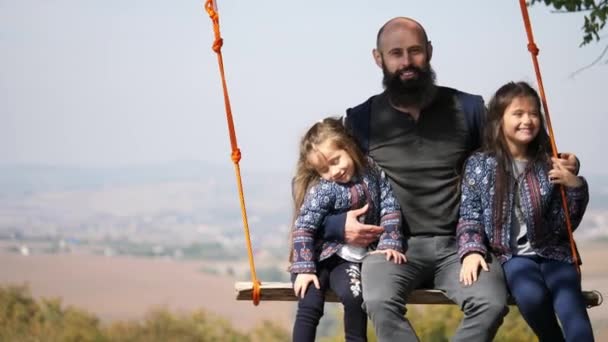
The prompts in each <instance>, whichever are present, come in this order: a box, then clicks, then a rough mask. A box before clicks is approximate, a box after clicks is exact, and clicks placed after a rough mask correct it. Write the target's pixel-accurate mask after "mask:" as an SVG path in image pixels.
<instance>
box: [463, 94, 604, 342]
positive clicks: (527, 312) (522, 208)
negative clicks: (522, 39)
mask: <svg viewBox="0 0 608 342" xmlns="http://www.w3.org/2000/svg"><path fill="white" fill-rule="evenodd" d="M540 108H541V107H540V98H539V96H538V94H537V93H536V91H535V90H534V89H533V88H532V87H530V86H529V85H528V84H527V83H524V82H518V83H513V82H511V83H508V84H506V85H504V86H502V87H501V88H500V89H498V91H497V92H496V94H495V95H494V97H493V98H492V100H491V101H490V103H489V106H488V122H487V124H486V126H485V130H486V137H485V141H484V147H483V150H482V151H481V152H478V153H475V154H473V155H472V156H471V157H470V158H469V159H468V160H467V162H466V166H465V172H464V177H463V180H462V201H461V207H460V221H459V223H458V228H457V236H458V242H459V254H460V257H461V259H462V269H461V272H460V281H461V282H462V283H464V284H465V285H470V284H471V283H472V282H475V281H476V280H477V277H478V272H479V270H480V268H483V269H485V270H487V267H488V266H487V264H486V262H485V259H486V258H489V257H496V258H498V260H499V261H500V262H501V264H502V267H503V270H504V274H505V278H506V280H507V285H508V287H509V289H510V291H511V294H512V296H513V298H514V299H515V302H516V303H517V306H518V307H519V310H520V312H521V314H522V316H523V317H524V319H525V320H526V322H527V323H528V324H529V325H530V327H531V328H532V330H533V331H534V333H535V334H536V335H537V336H538V338H539V339H540V341H541V342H543V341H564V340H566V341H573V342H574V341H577V342H578V341H584V342H587V341H593V332H592V329H591V324H590V322H589V316H588V315H587V310H586V307H585V302H584V298H583V296H582V293H581V282H580V277H579V274H578V272H577V270H576V267H575V265H573V257H572V253H571V252H570V250H571V249H570V242H569V236H568V230H567V227H566V220H565V213H564V210H563V207H562V201H561V194H560V187H559V186H558V184H561V185H563V186H564V187H565V192H566V197H567V204H568V211H569V213H570V218H571V222H572V228H573V229H574V228H576V227H577V226H578V225H579V223H580V221H581V219H582V217H583V213H584V211H585V208H586V206H587V202H588V200H589V192H588V188H587V182H586V181H585V179H584V178H582V177H577V176H576V175H574V174H573V172H572V170H568V169H567V168H565V167H564V166H563V165H562V164H561V163H560V162H559V160H557V159H554V158H550V151H549V146H550V145H549V137H548V135H547V132H546V130H545V124H544V118H543V116H542V114H541V109H540ZM490 254H492V255H490ZM556 314H557V318H559V322H560V323H561V328H560V324H558V320H557V319H556ZM562 329H563V332H562Z"/></svg>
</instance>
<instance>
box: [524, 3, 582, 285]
mask: <svg viewBox="0 0 608 342" xmlns="http://www.w3.org/2000/svg"><path fill="white" fill-rule="evenodd" d="M519 5H520V7H521V15H522V17H523V20H524V26H525V29H526V34H527V36H528V51H530V54H531V55H532V63H533V64H534V72H535V73H536V80H537V82H538V90H539V93H540V98H541V102H542V104H543V109H544V111H545V121H546V122H547V129H548V131H549V141H550V142H551V152H552V154H553V157H556V158H557V156H558V154H557V145H556V144H555V136H554V134H553V126H552V125H551V117H550V115H549V106H548V105H547V98H546V96H545V88H544V87H543V80H542V76H541V73H540V67H539V64H538V59H537V55H538V51H539V50H538V47H537V46H536V44H535V43H534V36H533V34H532V24H531V23H530V16H529V15H528V7H527V6H526V0H519ZM559 188H560V193H561V197H562V207H563V208H564V214H565V216H566V228H567V230H568V239H569V240H570V252H571V253H572V262H573V263H574V265H575V267H576V271H577V272H578V273H579V274H580V273H581V268H580V265H579V256H578V251H577V248H576V242H575V241H574V236H573V234H572V222H571V221H570V212H569V210H568V202H567V200H566V191H565V189H564V186H563V185H560V187H559Z"/></svg>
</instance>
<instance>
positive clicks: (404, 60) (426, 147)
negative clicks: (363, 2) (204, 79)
mask: <svg viewBox="0 0 608 342" xmlns="http://www.w3.org/2000/svg"><path fill="white" fill-rule="evenodd" d="M432 54H433V46H432V45H431V42H430V41H429V40H428V39H427V36H426V32H425V30H424V28H423V27H422V26H421V25H420V24H419V23H418V22H416V21H415V20H413V19H410V18H404V17H398V18H394V19H391V20H389V21H388V22H387V23H386V24H384V26H382V28H381V29H380V30H379V32H378V36H377V41H376V48H375V49H374V50H373V57H374V60H375V62H376V64H377V65H378V66H379V67H380V68H382V71H383V74H384V78H383V85H384V87H385V91H384V92H383V93H381V94H379V95H376V96H373V97H372V98H370V99H369V100H368V101H366V102H364V103H363V104H361V105H359V106H357V107H354V108H351V109H349V110H348V111H347V116H346V118H345V125H346V126H347V127H349V128H350V129H351V131H352V133H353V135H354V136H355V137H356V138H357V140H358V141H359V143H360V145H361V147H362V148H363V149H364V150H365V151H366V152H367V153H368V154H369V155H370V156H371V157H372V158H374V159H375V160H376V162H377V163H378V164H379V165H380V166H381V167H382V168H383V169H384V170H385V172H386V173H387V175H388V176H389V179H390V181H391V185H392V187H393V190H394V192H395V194H396V196H397V198H398V200H399V202H400V203H401V208H402V214H403V215H402V216H403V220H404V222H403V226H404V230H405V236H408V239H407V243H406V246H407V254H406V257H407V262H406V263H404V264H400V265H398V264H394V263H391V262H388V261H387V260H385V258H384V257H383V256H382V255H370V256H368V257H366V258H365V259H364V261H363V267H362V285H363V298H364V307H365V308H366V310H367V312H368V315H369V317H370V319H371V320H372V322H373V324H374V327H375V331H376V334H377V336H378V339H379V340H380V341H418V337H417V336H416V333H415V332H414V330H413V329H412V327H411V325H410V324H409V322H408V320H407V318H406V317H405V313H406V308H405V303H406V301H407V297H408V295H409V294H410V293H411V291H412V290H414V289H415V288H419V287H433V288H436V289H440V290H443V291H445V292H446V294H447V296H448V297H449V298H450V299H452V300H453V301H454V302H456V303H457V304H458V306H459V307H460V308H461V309H462V311H463V312H464V318H463V320H462V322H461V324H460V326H459V327H458V330H457V331H456V334H455V336H454V338H453V340H454V341H491V340H492V339H493V338H494V336H495V334H496V332H497V330H498V327H499V326H500V324H501V323H502V321H503V317H504V316H505V314H506V313H507V312H508V307H507V289H506V287H505V283H504V276H503V273H502V268H501V266H500V264H499V263H498V262H497V260H494V259H492V258H491V257H488V258H487V259H486V260H485V265H486V266H487V267H486V268H484V270H483V271H482V272H481V273H480V274H479V275H478V278H477V281H476V282H475V283H473V284H472V285H470V286H465V285H464V284H461V283H460V282H459V272H460V259H459V257H458V253H457V252H458V243H457V241H456V238H455V234H456V223H457V220H458V210H459V204H460V190H459V181H460V178H459V175H460V173H461V170H462V166H463V162H464V160H465V159H466V157H468V156H469V154H470V153H471V152H472V151H474V150H475V149H477V148H479V146H480V134H481V133H480V131H481V128H482V126H483V119H484V116H485V106H484V103H483V99H482V98H481V96H477V95H471V94H467V93H464V92H460V91H458V90H455V89H451V88H446V87H440V86H437V85H435V73H434V71H433V69H432V68H431V65H430V61H431V57H432ZM573 160H575V158H573V156H570V157H569V158H568V160H567V161H564V162H563V163H564V164H567V165H568V167H572V168H574V166H573V165H575V163H576V162H575V161H573ZM364 213H365V210H363V209H356V210H352V211H350V212H348V213H347V214H343V215H336V216H331V217H329V218H328V219H327V220H326V222H325V233H324V235H325V236H324V238H326V239H334V240H338V241H344V242H346V243H349V244H355V245H362V246H366V245H368V244H369V243H370V242H371V241H373V240H374V239H376V238H377V236H378V234H380V232H381V231H382V228H380V227H377V226H372V225H364V224H361V223H359V222H358V221H357V217H358V216H359V215H362V214H364Z"/></svg>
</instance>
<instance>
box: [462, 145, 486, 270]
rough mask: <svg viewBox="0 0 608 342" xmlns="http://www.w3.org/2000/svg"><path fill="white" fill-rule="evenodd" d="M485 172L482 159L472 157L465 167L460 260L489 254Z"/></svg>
mask: <svg viewBox="0 0 608 342" xmlns="http://www.w3.org/2000/svg"><path fill="white" fill-rule="evenodd" d="M482 179H483V172H482V167H481V161H480V157H476V156H475V155H474V156H472V157H470V158H469V159H468V160H467V162H466V166H465V171H464V175H463V177H462V183H461V189H462V194H461V199H460V219H459V220H458V226H457V227H456V238H457V239H458V256H459V257H460V259H462V258H464V257H465V256H466V255H467V254H469V253H472V252H475V253H479V254H481V255H483V256H485V255H486V253H487V248H486V245H485V243H484V241H485V230H484V226H483V223H482V222H483V221H482V220H483V215H482V214H483V208H482V202H481V191H482V187H480V185H481V184H482Z"/></svg>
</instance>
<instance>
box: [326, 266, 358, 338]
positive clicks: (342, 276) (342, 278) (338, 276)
mask: <svg viewBox="0 0 608 342" xmlns="http://www.w3.org/2000/svg"><path fill="white" fill-rule="evenodd" d="M331 261H332V263H334V264H335V266H334V267H333V269H332V270H331V272H330V274H329V279H330V281H329V284H330V286H331V289H332V290H333V291H334V292H335V293H336V295H337V296H338V298H340V301H341V302H342V304H343V305H344V336H345V339H346V341H347V342H355V341H357V342H358V341H362V342H365V341H367V315H366V313H365V311H363V308H362V307H361V305H362V304H363V298H362V295H361V264H357V263H352V262H348V261H345V260H343V259H342V258H340V257H338V256H335V257H332V258H331Z"/></svg>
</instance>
